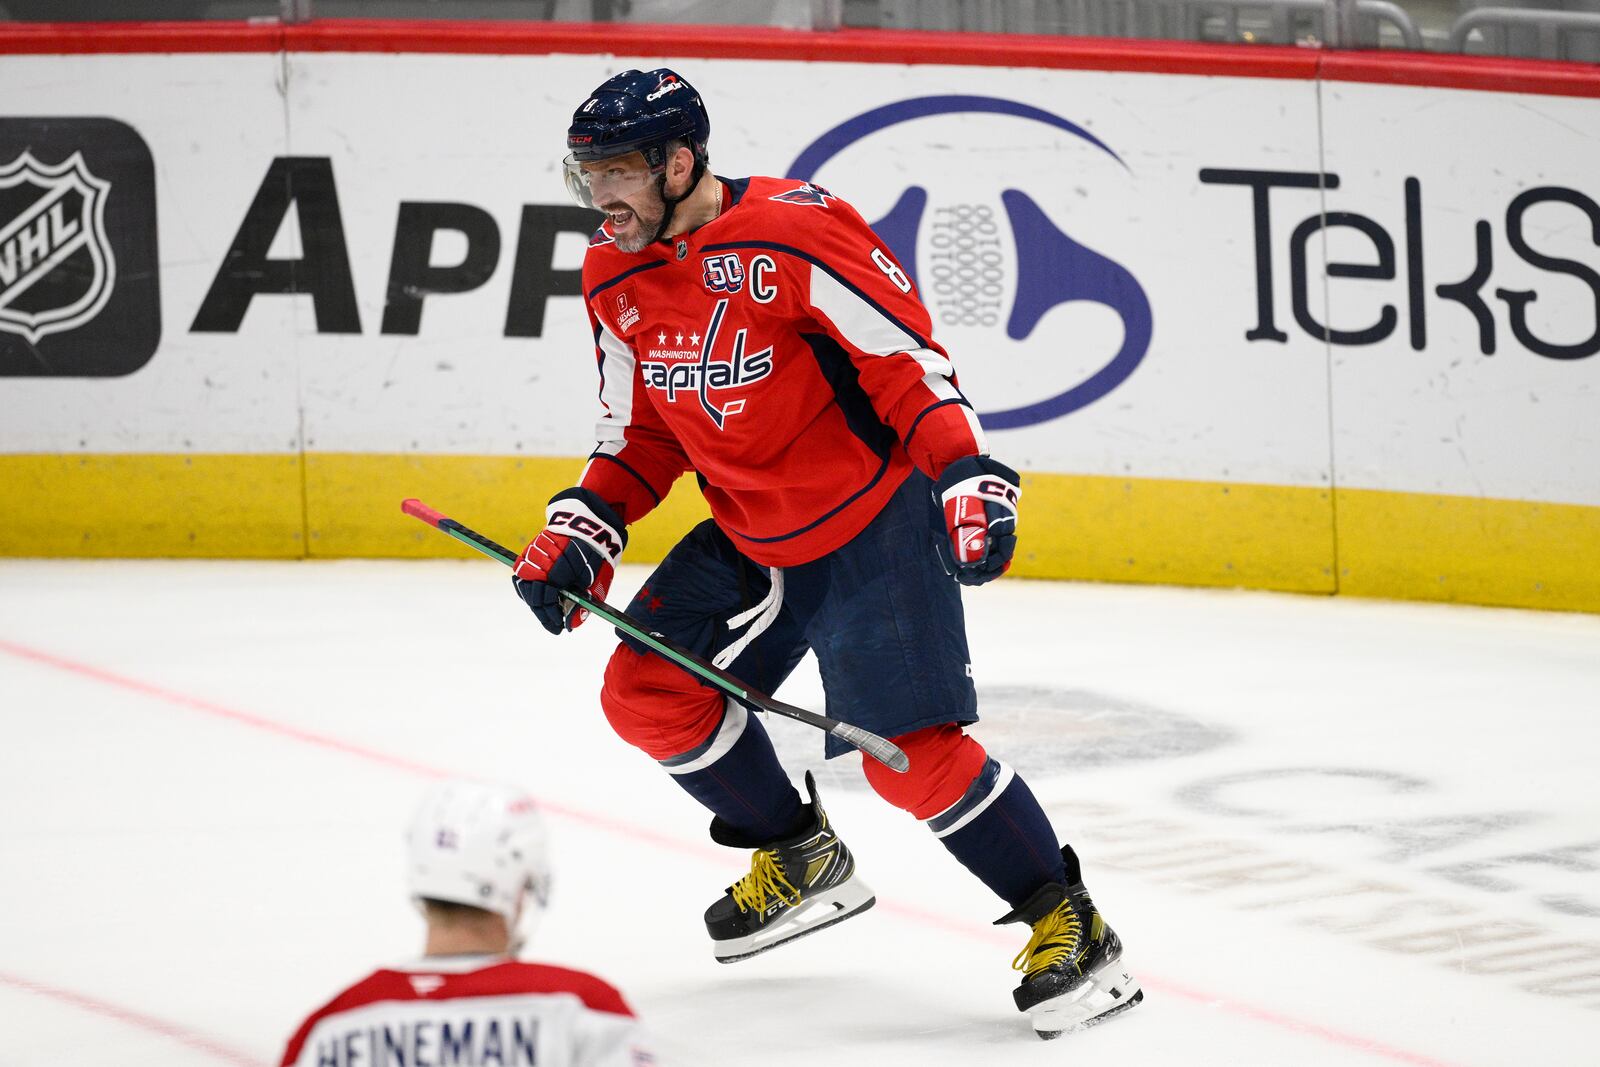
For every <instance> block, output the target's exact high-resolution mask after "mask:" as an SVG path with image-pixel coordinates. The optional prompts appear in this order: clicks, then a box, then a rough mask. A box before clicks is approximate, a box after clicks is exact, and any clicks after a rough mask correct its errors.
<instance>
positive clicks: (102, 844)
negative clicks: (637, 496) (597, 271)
mask: <svg viewBox="0 0 1600 1067" xmlns="http://www.w3.org/2000/svg"><path fill="white" fill-rule="evenodd" d="M643 573H644V572H643V571H642V570H640V569H629V568H625V569H624V571H623V573H622V575H621V576H620V578H619V582H618V587H617V588H616V589H615V590H614V591H613V596H612V598H611V599H612V600H613V601H616V602H618V603H622V602H625V601H626V598H627V595H628V594H629V593H630V592H631V588H632V586H633V585H634V584H636V583H637V582H639V581H640V580H642V577H643ZM967 610H968V618H969V632H970V634H971V637H972V643H973V653H974V657H973V658H974V663H975V671H976V676H977V680H978V684H979V687H980V692H981V693H983V694H985V695H986V700H985V704H984V707H985V714H986V715H988V716H989V719H988V720H987V721H986V722H985V723H982V724H980V725H979V726H977V727H975V733H976V735H977V736H978V737H979V738H980V739H981V740H983V741H984V742H985V744H986V745H988V747H989V748H990V749H991V751H993V752H995V753H996V754H997V755H1000V756H1001V757H1002V758H1005V759H1006V760H1007V761H1008V762H1011V763H1012V764H1013V765H1014V766H1016V767H1017V768H1018V769H1019V770H1020V771H1021V772H1022V773H1023V774H1024V776H1025V777H1026V778H1027V780H1028V781H1029V782H1030V783H1031V785H1032V787H1033V788H1034V790H1035V792H1036V793H1037V794H1038V795H1039V797H1040V799H1041V800H1042V801H1043V803H1044V804H1045V806H1046V808H1047V809H1048V811H1049V812H1050V814H1051V816H1052V819H1053V820H1054V822H1055V825H1056V827H1057V829H1058V831H1059V832H1060V833H1061V835H1062V836H1063V837H1064V838H1065V839H1067V840H1070V841H1072V842H1073V843H1074V844H1075V845H1076V846H1077V847H1078V850H1079V852H1080V853H1081V854H1082V856H1083V858H1084V862H1085V870H1086V873H1087V876H1088V881H1089V884H1090V886H1091V888H1092V889H1093V891H1094V893H1095V897H1096V900H1097V901H1098V903H1099V904H1100V906H1101V908H1102V910H1103V911H1104V912H1105V914H1106V915H1107V917H1108V918H1109V920H1110V921H1111V922H1112V924H1113V925H1114V926H1115V927H1116V928H1117V929H1118V931H1119V932H1120V933H1121V934H1122V936H1123V938H1124V940H1125V942H1126V943H1127V957H1126V958H1127V961H1128V962H1129V964H1130V966H1131V967H1132V968H1133V969H1134V971H1135V973H1136V974H1138V975H1139V976H1140V978H1141V979H1142V980H1143V982H1144V984H1145V987H1146V990H1147V994H1148V998H1147V1000H1146V1002H1145V1004H1144V1005H1143V1006H1141V1007H1139V1008H1137V1009H1135V1010H1134V1011H1132V1012H1130V1013H1128V1014H1127V1015H1125V1016H1124V1017H1122V1018H1121V1019H1118V1020H1116V1021H1114V1022H1112V1023H1109V1024H1107V1025H1105V1026H1102V1027H1099V1028H1097V1029H1094V1030H1090V1031H1087V1032H1084V1033H1081V1034H1076V1035H1069V1036H1068V1037H1066V1038H1063V1039H1062V1040H1059V1041H1055V1042H1051V1043H1048V1044H1046V1043H1042V1042H1039V1041H1037V1040H1035V1039H1034V1038H1033V1037H1032V1036H1031V1034H1030V1032H1029V1030H1028V1028H1027V1026H1026V1023H1025V1022H1024V1020H1023V1018H1022V1017H1021V1016H1020V1015H1018V1014H1017V1013H1016V1012H1015V1011H1014V1010H1013V1008H1012V1005H1011V999H1010V989H1011V986H1012V984H1013V976H1012V972H1011V971H1010V970H1008V964H1009V961H1010V959H1011V956H1012V954H1013V953H1014V952H1015V951H1016V950H1017V949H1019V948H1020V947H1021V944H1022V941H1023V940H1024V938H1023V936H1022V934H1023V933H1025V931H1023V930H1022V929H1021V928H1019V927H1007V928H1004V929H997V928H993V927H991V926H990V925H989V921H990V920H992V919H994V918H996V917H997V916H998V915H999V914H1000V913H1001V912H1002V911H1004V910H1005V909H1004V907H1003V905H1002V904H1001V902H1000V901H998V900H997V899H995V898H994V897H993V896H991V895H990V894H989V893H988V891H987V890H985V889H984V888H983V887H982V886H980V885H979V884H977V883H976V882H975V881H974V880H972V879H971V878H970V877H969V876H968V875H967V874H966V873H965V872H964V871H963V870H962V869H961V868H959V867H958V866H957V865H956V864H955V863H954V862H953V861H952V860H951V859H950V858H949V857H948V856H947V855H946V854H945V853H944V852H943V851H942V849H941V848H940V847H939V846H938V844H937V843H936V842H935V841H934V840H933V838H932V837H931V835H929V834H928V833H927V831H925V830H924V829H922V828H921V827H920V826H918V825H917V824H916V823H915V822H914V821H912V820H911V819H910V817H909V816H906V815H904V814H903V813H900V812H897V811H895V810H893V809H891V808H889V807H888V806H887V805H885V804H883V803H882V802H881V801H879V800H877V799H876V797H874V796H873V795H872V794H870V793H869V792H867V791H865V788H864V784H863V781H862V779H861V775H860V771H859V768H858V765H857V764H856V762H855V760H854V759H844V760H839V761H835V762H834V763H832V764H829V765H828V766H827V767H826V768H825V773H822V774H821V775H820V779H821V781H822V785H823V789H824V799H825V800H826V802H827V804H828V807H829V811H830V812H831V814H832V815H833V817H834V820H835V822H836V824H837V825H838V826H839V827H840V828H841V829H842V831H843V832H844V834H845V835H846V839H847V840H848V841H849V842H850V844H851V846H852V848H853V849H854V850H855V851H856V853H857V856H858V858H859V861H860V864H861V868H862V871H863V875H864V876H865V877H866V878H867V879H868V880H869V881H870V882H871V884H872V885H873V887H874V888H875V889H876V890H877V892H878V898H879V904H878V907H877V908H875V909H874V910H873V911H871V912H868V913H866V914H865V915H863V916H861V917H860V918H858V919H854V920H851V921H850V922H848V923H845V924H843V925H841V926H839V927H837V928H836V929H834V930H832V931H828V932H825V933H823V934H819V935H817V936H816V937H813V938H810V939H808V940H805V941H802V942H798V943H796V944H794V945H792V946H788V947H785V948H784V949H782V950H779V951H776V952H773V953H769V954H767V955H765V956H762V957H760V958H758V959H754V960H750V961H747V962H743V963H739V964H735V965H732V966H724V965H719V964H717V963H715V962H713V960H712V958H711V952H710V948H709V946H708V944H707V943H706V939H705V934H704V930H703V927H702V926H701V922H700V914H701V912H702V910H703V909H704V907H705V906H706V905H707V904H708V903H709V902H710V901H711V900H712V899H713V898H714V897H715V896H716V895H717V894H718V893H720V892H721V890H722V888H723V886H725V885H727V884H728V883H729V882H730V881H732V880H733V879H734V878H736V877H738V876H739V875H740V874H741V873H743V870H744V869H745V864H746V862H747V861H746V859H745V858H744V856H743V854H739V853H734V852H731V851H728V850H725V849H720V848H717V847H716V846H714V845H712V844H711V843H710V842H709V840H708V839H707V838H706V836H705V832H704V830H705V825H706V822H707V819H706V816H705V815H704V814H703V813H702V812H701V811H700V810H699V809H698V808H697V807H696V806H695V805H694V804H693V803H692V802H691V801H690V800H689V799H688V798H687V797H686V796H685V795H683V794H682V793H680V792H679V790H678V789H677V787H676V786H674V785H673V784H672V783H671V782H670V781H669V780H668V778H667V777H666V776H665V775H663V774H662V773H661V772H660V771H659V770H658V769H657V768H656V767H655V766H654V765H653V764H652V763H651V762H650V761H649V760H648V758H646V757H644V756H642V755H641V754H639V753H637V752H635V751H634V750H632V749H630V748H628V747H627V746H626V745H624V744H623V743H622V742H621V741H619V740H618V739H617V738H616V737H615V736H614V735H613V734H612V733H611V731H610V729H609V727H608V726H607V724H606V722H605V719H604V717H603V716H602V715H601V713H600V710H599V708H598V705H597V702H596V696H595V694H596V692H597V689H598V685H599V679H600V674H601V670H602V666H603V664H604V661H605V658H606V656H607V654H608V653H609V650H610V648H611V645H612V642H611V640H610V639H609V635H608V634H607V633H606V632H605V631H604V629H603V628H602V627H601V626H600V625H598V624H591V625H590V626H588V627H585V628H584V629H583V630H580V631H579V632H578V633H576V634H571V635H567V636H564V637H562V638H560V639H554V638H550V637H548V636H547V635H546V634H544V632H543V631H542V630H540V629H539V628H538V627H537V625H536V624H535V623H534V621H533V620H532V619H531V618H530V617H529V616H528V614H527V612H526V611H525V610H524V609H523V608H522V606H521V605H520V604H519V603H518V602H517V601H516V600H515V599H514V598H513V596H512V594H511V591H510V588H509V583H508V582H507V581H506V577H505V575H504V574H503V573H497V570H496V568H495V566H494V565H493V564H490V563H488V562H463V563H364V562H340V563H194V562H185V563H176V562H120V561H119V562H35V561H9V562H0V1064H4V1065H6V1067H33V1065H46V1064H49V1065H57V1064H63V1063H74V1064H116V1065H133V1064H162V1065H187V1064H208V1063H209V1064H217V1063H232V1064H251V1063H256V1064H264V1063H275V1062H276V1060H277V1057H278V1056H279V1054H280V1053H281V1050H282V1045H283V1042H284V1040H285V1038H286V1037H287V1036H288V1034H289V1031H290V1030H291V1029H292V1027H293V1026H294V1025H295V1024H296V1023H297V1022H298V1020H299V1019H300V1018H301V1017H302V1016H303V1015H304V1014H305V1013H306V1012H308V1011H309V1010H310V1009H311V1008H313V1007H315V1006H316V1005H317V1004H319V1003H321V1002H322V1001H323V1000H324V999H325V998H326V997H327V996H329V995H330V994H331V993H333V992H334V991H336V990H337V989H338V988H340V987H341V986H342V985H343V984H345V983H346V982H348V981H350V980H352V979H353V978H355V977H357V976H359V975H361V974H363V973H365V972H366V971H367V970H369V969H370V968H371V967H373V966H375V965H377V964H380V963H384V962H391V961H394V960H397V959H401V958H405V957H407V956H410V955H413V954H414V953H415V951H416V950H417V949H418V947H419V946H418V939H419V935H420V923H419V920H418V919H417V918H416V916H415V915H414V913H413V912H412V911H411V910H410V907H409V905H408V904H407V903H406V901H405V899H404V891H403V889H402V887H401V884H400V850H399V841H400V831H401V828H402V826H403V824H404V822H405V819H406V817H407V815H408V814H409V811H410V808H411V805H412V804H413V802H414V800H415V799H416V797H417V795H418V793H419V790H420V787H421V786H422V785H423V783H424V782H425V781H426V780H427V778H428V777H429V776H430V775H435V774H464V775H470V776H475V777H481V778H490V779H503V780H508V781H512V782H517V783H520V784H522V785H524V786H525V787H527V788H528V789H530V790H531V791H532V792H533V793H534V794H535V795H536V796H538V797H539V798H540V799H541V800H543V801H544V802H545V805H546V808H547V812H548V814H549V816H550V822H551V826H552V832H553V837H554V849H555V858H556V864H557V871H556V875H557V884H556V887H555V897H554V901H553V904H552V907H551V909H550V911H549V913H548V915H547V916H546V918H545V921H544V923H543V925H542V926H541V927H540V928H539V929H538V930H537V931H536V932H535V935H534V939H533V943H532V945H531V946H530V949H529V953H528V954H529V955H530V956H533V957H535V958H541V959H546V960H551V961H557V962H562V963H567V964H570V965H575V966H580V967H584V968H588V969H591V970H594V971H596V972H598V973H600V974H602V975H604V976H606V977H607V978H609V979H610V980H612V981H613V982H614V983H615V984H617V985H618V986H619V987H621V988H622V989H623V990H624V992H625V993H626V994H627V996H628V997H629V998H630V999H631V1000H632V1002H633V1003H634V1005H635V1006H636V1008H637V1009H638V1010H639V1012H640V1014H641V1015H642V1016H643V1017H644V1018H645V1019H646V1021H647V1023H648V1024H649V1025H650V1026H651V1028H652V1029H653V1031H654V1033H655V1035H656V1036H657V1039H658V1044H659V1048H660V1051H661V1052H662V1053H663V1057H662V1058H663V1062H665V1063H669V1064H676V1065H689V1064H703V1065H713V1067H714V1065H744V1064H771V1065H795V1067H801V1065H804V1067H816V1065H818V1064H825V1065H827V1067H852V1065H856V1064H874V1065H876V1064H888V1065H898V1064H908V1065H909V1064H916V1065H929V1067H932V1065H946V1064H949V1065H956V1064H961V1065H969V1064H977V1063H981V1064H984V1065H986V1067H997V1065H1002V1064H1003V1065H1011V1064H1017V1065H1031V1064H1069V1063H1070V1064H1073V1065H1083V1064H1116V1065H1119V1067H1165V1065H1182V1067H1202V1065H1207V1064H1216V1065H1224V1064H1226V1065H1230V1067H1234V1065H1240V1064H1244V1065H1256V1064H1260V1065H1280V1064H1294V1065H1295V1067H1318V1065H1326V1064H1369V1063H1370V1064H1385V1063H1390V1064H1392V1063H1400V1064H1412V1065H1424V1067H1427V1065H1449V1067H1489V1065H1500V1064H1507V1065H1509V1064H1522V1063H1528V1062H1537V1063H1539V1064H1541V1065H1542V1067H1548V1065H1566V1064H1572V1065H1584V1064H1594V1063H1597V1062H1600V1052H1597V1051H1596V1050H1597V1048H1600V1041H1597V1040H1596V1038H1597V1037H1600V873H1597V870H1600V787H1597V786H1596V768H1597V767H1600V618H1595V617H1592V616H1579V615H1554V614H1537V613H1531V612H1517V611H1502V610H1488V609H1474V608H1453V607H1442V606H1431V605H1414V604H1388V603H1378V602H1371V601H1350V600H1341V599H1323V598H1310V597H1289V596H1276V595H1268V594H1251V593H1230V592H1199V591H1185V590H1168V589H1155V588H1137V587H1116V586H1094V585H1070V584H1046V583H1029V582H1018V581H1007V582H1002V583H1000V584H999V585H997V586H994V587H990V588H986V589H981V590H977V591H975V592H972V593H970V594H969V595H968V596H967ZM781 695H782V696H783V697H784V698H785V699H787V700H789V701H790V702H792V703H797V704H801V705H805V706H812V707H817V708H819V709H820V707H821V703H822V701H821V691H820V686H819V684H818V682H817V679H816V675H815V672H814V669H812V667H811V666H810V663H809V661H808V662H807V664H804V665H802V667H801V669H800V671H799V672H798V673H797V674H796V676H795V678H793V679H791V681H790V682H789V683H788V684H787V685H786V686H785V687H784V690H783V692H782V694H781ZM769 728H770V729H771V731H772V733H773V734H774V736H775V737H776V739H777V740H778V743H779V747H780V750H781V751H782V752H783V753H784V757H785V760H786V762H787V763H788V765H789V767H790V769H791V770H792V771H793V772H794V776H795V778H796V779H797V780H798V778H799V775H800V771H801V769H802V768H803V767H804V766H806V765H807V764H810V765H815V766H821V763H820V749H821V739H820V735H817V734H816V733H814V732H812V731H809V730H807V729H805V728H803V727H798V726H795V725H793V724H791V723H788V722H782V721H780V722H776V723H769Z"/></svg>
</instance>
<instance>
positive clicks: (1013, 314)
mask: <svg viewBox="0 0 1600 1067" xmlns="http://www.w3.org/2000/svg"><path fill="white" fill-rule="evenodd" d="M974 130H982V131H984V132H983V133H982V134H981V135H980V134H977V133H974ZM990 131H995V132H1001V131H1003V137H1004V143H1005V144H1006V145H1007V147H1008V151H1006V152H1000V153H988V154H980V153H973V152H971V151H970V148H968V147H964V146H970V145H971V144H972V142H973V139H974V137H976V136H988V135H989V134H990ZM846 149H849V153H848V156H849V163H848V166H849V167H851V168H857V169H858V168H861V167H863V166H868V167H871V166H873V164H874V163H875V162H881V163H882V166H883V172H884V173H892V172H899V173H907V174H914V175H917V176H919V179H920V180H919V181H918V182H917V183H916V184H910V185H908V186H906V187H905V188H903V189H901V190H900V191H899V192H898V193H894V192H892V191H891V192H890V193H889V195H883V194H881V193H880V199H879V201H878V202H876V203H873V202H870V201H867V200H861V199H855V200H854V203H855V205H856V207H858V208H860V209H861V211H862V213H863V214H864V215H865V216H866V217H867V221H868V222H869V223H871V225H872V228H873V230H875V231H876V232H877V233H878V235H879V236H880V237H881V238H883V240H884V243H886V244H887V245H888V246H889V248H890V250H891V251H892V252H893V253H894V257H895V259H897V260H898V261H899V262H900V264H901V265H902V266H903V267H904V269H905V272H906V274H908V275H909V276H910V277H911V279H912V280H913V281H915V282H916V284H917V289H918V291H919V292H920V294H921V296H922V298H923V300H924V302H925V303H926V304H927V305H928V310H929V312H930V313H931V314H932V315H933V319H934V323H935V324H936V326H937V328H938V330H939V332H940V337H941V340H943V341H944V343H945V346H946V347H947V348H949V349H950V350H951V351H952V352H957V353H959V352H963V351H971V352H985V353H989V354H991V356H992V358H986V359H982V360H972V361H967V362H964V363H963V362H958V364H957V365H958V366H959V367H960V368H961V378H962V385H963V386H964V387H965V388H966V389H967V390H968V391H969V392H970V394H971V395H974V396H983V397H985V398H988V400H989V404H988V409H987V410H982V411H979V412H978V416H979V418H980V419H981V420H982V422H983V425H984V428H985V429H988V430H1007V429H1017V428H1021V427H1025V426H1033V425H1037V424H1039V423H1044V422H1049V421H1051V420H1053V419H1058V418H1061V417H1063V416H1065V415H1069V414H1071V413H1072V412H1074V411H1077V410H1080V409H1082V408H1084V407H1086V406H1088V405H1089V404H1092V403H1094V402H1095V401H1097V400H1099V399H1100V398H1102V397H1104V396H1106V395H1107V394H1108V393H1110V392H1111V391H1112V390H1113V389H1115V388H1116V387H1117V386H1119V385H1120V384H1122V383H1123V382H1124V381H1126V380H1127V379H1128V377H1129V376H1130V375H1131V374H1133V372H1134V371H1135V369H1137V368H1138V366H1139V364H1140V363H1141V362H1142V361H1143V359H1144V357H1145V353H1146V352H1147V351H1148V350H1149V348H1150V340H1151V334H1152V329H1153V323H1152V315H1151V308H1150V301H1149V299H1148V297H1147V296H1146V294H1145V290H1144V287H1143V286H1142V285H1140V284H1139V281H1138V278H1137V277H1136V276H1135V269H1130V267H1129V266H1125V265H1124V264H1123V263H1122V262H1118V261H1117V259H1114V258H1112V255H1111V254H1110V253H1109V252H1107V251H1101V249H1111V248H1119V247H1120V248H1127V249H1129V251H1128V253H1127V254H1128V255H1129V256H1130V257H1131V256H1136V255H1138V254H1140V253H1139V249H1138V246H1137V245H1134V244H1132V243H1130V242H1129V240H1128V235H1127V232H1126V231H1127V223H1126V220H1125V219H1122V220H1119V219H1116V218H1112V217H1109V216H1110V213H1107V212H1097V211H1093V210H1085V208H1086V207H1088V206H1092V205H1093V204H1094V193H1095V191H1096V190H1098V189H1111V188H1118V189H1119V191H1120V189H1121V188H1126V186H1127V184H1128V183H1130V182H1131V181H1132V180H1133V178H1134V175H1133V172H1132V170H1131V168H1129V167H1128V165H1127V164H1126V163H1124V162H1123V160H1122V158H1121V157H1120V156H1118V155H1117V153H1116V152H1115V151H1113V150H1112V148H1111V147H1110V146H1109V145H1107V144H1106V143H1105V142H1104V141H1102V140H1101V139H1100V138H1099V137H1097V136H1095V135H1094V134H1093V133H1091V132H1089V131H1088V130H1086V129H1084V128H1083V127H1082V126H1080V125H1078V124H1077V123H1075V122H1073V121H1071V120H1070V119H1067V118H1064V117H1062V116H1060V115H1057V114H1054V113H1053V112H1049V111H1045V110H1044V109H1042V108H1038V107H1034V106H1033V105H1031V104H1024V103H1021V102H1019V101H1015V100H1007V99H1003V98H1000V97H991V96H924V97H915V98H913V99H909V100H901V101H899V102H896V103H891V104H885V105H883V106H881V107H877V108H873V109H872V110H870V111H866V112H864V113H862V114H860V115H857V116H856V117H855V118H852V119H848V120H846V121H845V122H842V123H840V124H839V125H837V126H835V127H834V128H833V129H831V130H828V131H826V132H825V133H823V134H822V135H821V136H819V137H818V138H817V139H816V140H814V141H813V142H812V143H811V144H810V145H808V146H807V147H806V148H805V149H803V150H802V151H801V152H800V154H799V156H798V157H796V159H795V161H794V162H793V163H792V164H791V165H790V167H789V169H788V172H787V173H788V175H789V176H790V177H792V178H797V179H800V180H802V181H804V182H806V183H807V184H806V186H805V187H804V189H801V190H796V191H795V194H794V195H795V196H796V197H797V199H796V202H799V203H806V202H809V201H807V200H806V199H805V198H806V197H808V196H812V195H813V192H814V194H815V196H816V197H818V198H822V199H824V200H825V198H826V197H827V195H828V194H827V192H826V191H825V190H823V189H822V188H821V187H820V186H818V185H817V184H816V183H815V179H816V178H818V177H820V176H824V175H826V174H827V173H828V168H829V167H830V166H833V160H834V159H835V158H837V157H839V156H840V155H841V154H842V153H844V152H845V150H846ZM840 166H841V167H842V166H844V164H841V165H840ZM841 173H842V171H841ZM775 199H784V198H783V197H777V198H775ZM1069 230H1070V231H1071V233H1070V234H1069V233H1068V231H1069ZM1134 266H1135V268H1136V267H1137V266H1138V264H1137V263H1136V262H1135V264H1134ZM1008 357H1009V358H1008ZM996 401H998V403H996Z"/></svg>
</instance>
